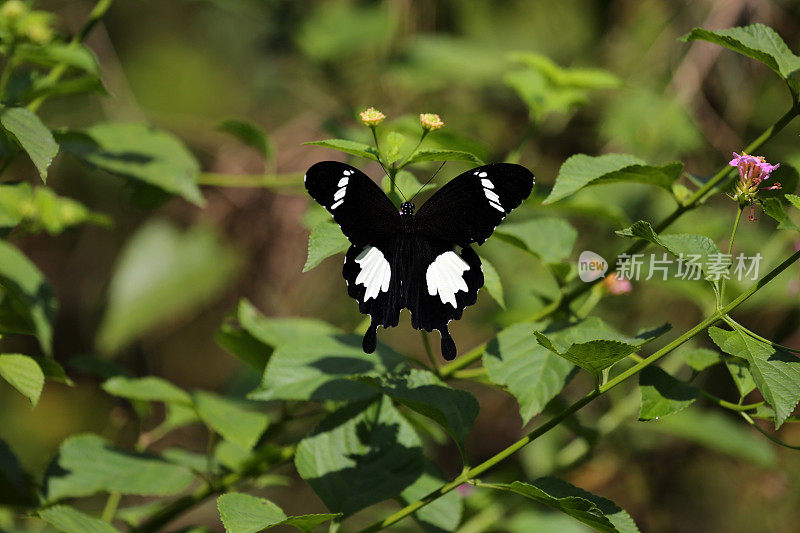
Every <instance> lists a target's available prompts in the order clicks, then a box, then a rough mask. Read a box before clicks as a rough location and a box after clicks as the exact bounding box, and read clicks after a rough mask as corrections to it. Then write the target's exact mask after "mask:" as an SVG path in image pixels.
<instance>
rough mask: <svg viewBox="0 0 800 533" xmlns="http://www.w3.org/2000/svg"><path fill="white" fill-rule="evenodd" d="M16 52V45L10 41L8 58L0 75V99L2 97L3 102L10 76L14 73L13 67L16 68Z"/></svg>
mask: <svg viewBox="0 0 800 533" xmlns="http://www.w3.org/2000/svg"><path fill="white" fill-rule="evenodd" d="M16 52H17V44H16V43H15V42H13V41H12V42H11V43H10V44H9V45H8V58H7V59H6V64H5V65H4V66H3V73H2V74H0V97H2V99H3V102H5V100H6V98H5V96H6V87H8V82H9V80H11V75H12V74H13V73H14V67H15V66H16V57H15V56H16Z"/></svg>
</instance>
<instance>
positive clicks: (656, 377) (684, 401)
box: [639, 366, 700, 420]
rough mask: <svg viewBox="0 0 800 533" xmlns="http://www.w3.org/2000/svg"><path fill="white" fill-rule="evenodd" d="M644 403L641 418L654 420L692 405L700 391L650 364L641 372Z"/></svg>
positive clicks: (640, 390) (640, 380)
mask: <svg viewBox="0 0 800 533" xmlns="http://www.w3.org/2000/svg"><path fill="white" fill-rule="evenodd" d="M639 392H641V394H642V405H641V408H640V409H639V420H653V419H656V420H657V419H659V418H662V417H665V416H667V415H671V414H673V413H677V412H678V411H682V410H683V409H686V408H687V407H689V406H690V405H692V404H693V403H694V402H695V400H697V398H698V397H699V396H700V391H698V390H697V388H696V387H693V386H691V385H689V384H687V383H684V382H682V381H679V380H677V379H675V378H674V377H672V376H670V375H669V374H667V373H666V372H665V371H663V370H662V369H660V368H658V367H657V366H648V367H646V368H645V369H644V370H642V372H641V374H639Z"/></svg>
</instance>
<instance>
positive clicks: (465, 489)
mask: <svg viewBox="0 0 800 533" xmlns="http://www.w3.org/2000/svg"><path fill="white" fill-rule="evenodd" d="M456 491H458V493H459V494H460V495H461V497H462V498H466V497H467V496H469V495H470V494H472V493H473V492H475V487H474V486H472V485H470V484H469V483H462V484H461V485H459V486H458V487H456Z"/></svg>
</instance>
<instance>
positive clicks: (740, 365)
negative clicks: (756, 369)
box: [722, 354, 756, 398]
mask: <svg viewBox="0 0 800 533" xmlns="http://www.w3.org/2000/svg"><path fill="white" fill-rule="evenodd" d="M722 357H723V360H724V361H725V368H727V369H728V373H729V374H730V375H731V379H732V380H733V384H734V385H736V390H737V391H739V397H740V398H744V397H745V396H747V395H748V394H750V393H751V392H753V391H754V390H755V388H756V382H755V380H754V379H753V374H751V373H750V367H749V366H748V364H747V361H745V360H744V359H741V358H739V357H733V356H729V355H727V354H726V355H723V356H722Z"/></svg>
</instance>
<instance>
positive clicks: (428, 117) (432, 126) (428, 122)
mask: <svg viewBox="0 0 800 533" xmlns="http://www.w3.org/2000/svg"><path fill="white" fill-rule="evenodd" d="M419 122H420V124H422V129H424V130H426V131H433V130H438V129H439V128H441V127H442V126H444V122H443V121H442V119H441V118H439V115H436V114H434V113H422V114H420V116H419Z"/></svg>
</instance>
